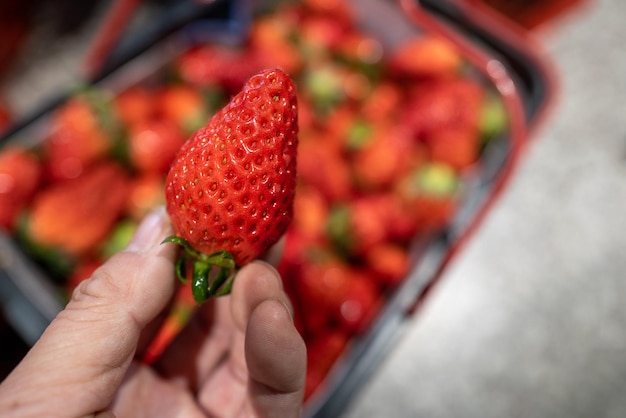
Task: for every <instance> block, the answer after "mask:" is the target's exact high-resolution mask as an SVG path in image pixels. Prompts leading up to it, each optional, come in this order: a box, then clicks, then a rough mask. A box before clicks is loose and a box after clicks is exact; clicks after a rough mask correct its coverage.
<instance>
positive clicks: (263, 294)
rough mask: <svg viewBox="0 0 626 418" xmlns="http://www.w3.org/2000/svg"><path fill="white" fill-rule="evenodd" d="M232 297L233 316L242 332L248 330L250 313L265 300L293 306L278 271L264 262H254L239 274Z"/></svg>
mask: <svg viewBox="0 0 626 418" xmlns="http://www.w3.org/2000/svg"><path fill="white" fill-rule="evenodd" d="M232 296H233V300H232V303H231V311H232V316H233V320H234V321H235V324H236V325H237V327H238V329H239V330H240V331H241V332H245V330H246V326H247V323H248V318H249V317H250V313H251V312H252V311H253V310H254V308H256V306H257V305H258V304H259V303H261V302H262V301H263V300H265V299H277V300H280V301H282V302H283V303H284V304H285V305H286V306H289V307H290V306H291V305H290V301H289V298H288V297H287V295H286V294H285V292H284V290H283V282H282V279H281V277H280V275H279V274H278V271H276V269H275V268H274V267H272V266H271V265H269V264H268V263H266V262H263V261H253V262H252V263H250V264H248V265H246V266H244V267H243V268H242V269H241V270H240V271H239V273H237V277H236V278H235V281H234V283H233V290H232Z"/></svg>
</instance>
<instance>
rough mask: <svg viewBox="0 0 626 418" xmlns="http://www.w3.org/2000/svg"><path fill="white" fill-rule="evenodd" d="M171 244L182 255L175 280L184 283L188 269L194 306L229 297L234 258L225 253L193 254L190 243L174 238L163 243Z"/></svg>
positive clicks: (233, 271) (196, 252) (232, 278)
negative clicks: (176, 247) (213, 298)
mask: <svg viewBox="0 0 626 418" xmlns="http://www.w3.org/2000/svg"><path fill="white" fill-rule="evenodd" d="M166 242H171V243H174V244H177V245H180V246H181V247H182V249H183V254H182V256H181V257H179V258H178V260H177V261H176V266H175V267H176V277H177V278H178V279H179V280H180V281H181V282H182V283H184V284H186V283H187V281H188V280H187V278H188V277H189V276H188V275H187V273H188V272H187V267H188V266H189V265H191V269H192V271H191V293H192V294H193V298H194V299H195V301H196V302H197V303H199V304H200V303H202V302H204V301H206V300H207V299H209V298H210V297H218V296H224V295H227V294H229V293H230V291H231V289H232V286H233V281H234V279H235V274H236V265H235V260H234V259H233V256H232V254H231V253H229V252H228V251H216V252H214V253H212V254H204V253H201V252H199V251H196V250H194V249H193V247H191V245H189V243H188V242H187V241H186V240H185V239H183V238H181V237H178V236H176V235H171V236H169V237H167V238H165V239H164V240H163V242H162V243H166Z"/></svg>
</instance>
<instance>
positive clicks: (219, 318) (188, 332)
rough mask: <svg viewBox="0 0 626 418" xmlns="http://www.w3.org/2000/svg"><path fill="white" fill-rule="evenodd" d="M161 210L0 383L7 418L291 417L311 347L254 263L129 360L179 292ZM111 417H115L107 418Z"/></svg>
mask: <svg viewBox="0 0 626 418" xmlns="http://www.w3.org/2000/svg"><path fill="white" fill-rule="evenodd" d="M170 229H171V227H170V225H169V222H168V220H167V216H166V215H165V212H164V211H163V210H159V211H156V212H154V213H153V214H151V215H149V216H148V217H147V218H146V219H145V220H144V221H143V222H142V224H141V225H140V227H139V229H138V231H137V233H136V234H135V237H134V238H133V240H132V242H131V243H130V244H129V246H128V247H127V249H126V250H124V251H122V252H120V253H118V254H116V255H115V256H113V257H112V258H111V259H110V260H109V261H107V262H106V263H105V264H104V265H103V266H102V267H100V268H99V269H98V270H97V271H96V272H95V273H94V274H93V276H92V277H91V278H90V279H88V280H85V281H84V282H82V283H81V284H80V285H79V286H78V287H77V289H76V290H75V291H74V293H73V295H72V298H71V300H70V302H69V303H68V305H67V306H66V308H65V309H64V310H63V311H62V312H61V313H59V315H58V316H57V317H56V318H55V320H54V321H53V322H52V323H51V324H50V325H49V326H48V328H47V329H46V331H45V332H44V333H43V335H42V336H41V338H40V339H39V341H38V342H37V343H36V344H35V345H34V346H33V348H32V349H31V350H30V351H29V353H28V354H27V355H26V357H25V358H24V359H23V360H22V362H21V363H20V364H18V366H17V367H16V368H15V369H14V370H13V372H12V373H11V374H10V375H9V376H8V377H7V378H6V379H5V381H4V382H2V384H1V385H0V416H2V417H18V416H19V417H31V416H32V417H35V416H36V417H41V416H46V417H53V416H54V417H98V418H104V417H111V416H117V417H118V418H122V417H127V416H128V417H142V416H145V417H157V418H158V417H189V418H195V417H206V416H211V417H294V416H298V415H299V414H300V409H301V404H302V396H303V388H304V378H305V369H306V348H305V345H304V342H303V340H302V338H301V337H300V335H299V334H298V332H297V331H296V329H295V327H294V325H293V321H292V316H291V310H290V304H289V300H288V298H287V296H286V294H285V292H284V291H283V289H282V283H281V280H280V277H279V276H278V273H277V272H276V271H275V270H274V269H273V268H272V267H271V266H269V265H268V264H266V263H264V262H260V261H255V262H252V263H250V264H248V265H247V266H245V267H243V268H242V269H241V270H240V271H239V273H238V275H237V280H235V282H234V285H233V289H232V293H231V295H229V296H225V297H220V298H218V299H217V300H210V301H208V302H206V303H204V304H203V305H201V306H200V307H199V309H198V310H197V311H196V312H195V314H194V317H193V319H192V320H191V322H190V323H189V325H188V326H187V327H186V328H185V329H184V330H183V331H182V332H181V334H180V335H179V336H178V337H177V338H176V339H175V340H174V342H173V343H172V345H171V346H170V347H169V348H168V349H167V350H166V351H165V353H164V354H163V356H162V357H161V358H160V359H159V360H158V361H157V362H156V363H155V364H153V365H152V366H150V367H149V366H147V365H145V364H142V363H140V362H138V361H137V360H136V359H137V358H138V357H139V355H140V354H141V353H142V351H143V350H145V348H146V346H147V342H148V341H149V340H150V338H151V337H153V336H154V334H155V332H156V329H158V325H159V324H160V323H161V322H162V320H163V318H164V315H165V314H166V313H167V307H168V304H169V303H170V302H171V300H172V297H173V295H174V291H175V288H176V280H175V279H174V258H175V251H176V250H175V247H174V245H173V244H163V245H161V244H160V243H161V241H162V240H163V239H164V238H165V237H166V236H168V235H169V234H170V233H171V230H170ZM113 414H115V415H113Z"/></svg>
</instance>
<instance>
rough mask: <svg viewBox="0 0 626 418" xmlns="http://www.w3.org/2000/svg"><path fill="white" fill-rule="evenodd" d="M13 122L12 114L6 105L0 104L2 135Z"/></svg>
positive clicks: (0, 129) (0, 133) (0, 130)
mask: <svg viewBox="0 0 626 418" xmlns="http://www.w3.org/2000/svg"><path fill="white" fill-rule="evenodd" d="M12 121H13V114H12V112H11V111H10V110H9V108H8V106H7V105H6V104H4V103H2V102H0V135H2V132H3V131H4V130H5V129H6V128H8V127H9V125H10V124H11V122H12Z"/></svg>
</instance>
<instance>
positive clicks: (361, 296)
mask: <svg viewBox="0 0 626 418" xmlns="http://www.w3.org/2000/svg"><path fill="white" fill-rule="evenodd" d="M382 302H383V300H382V298H381V294H380V291H379V289H378V286H377V283H376V280H375V279H374V277H373V276H372V274H371V272H368V271H366V270H359V269H356V268H352V269H350V271H349V272H348V276H347V286H346V289H345V293H344V295H343V296H342V300H341V304H340V306H339V310H338V312H337V316H338V317H339V321H340V323H341V325H342V326H343V327H345V328H346V329H347V330H348V332H350V333H351V334H360V333H362V332H363V331H365V330H366V329H367V328H368V327H369V326H370V325H371V323H372V320H373V319H374V318H375V317H376V316H377V315H378V312H379V311H380V308H381V306H382Z"/></svg>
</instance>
